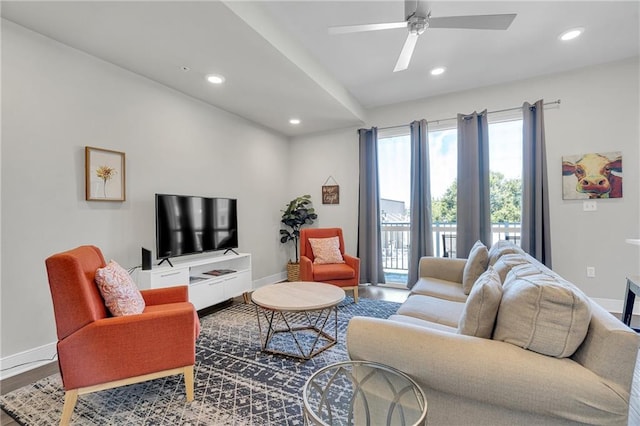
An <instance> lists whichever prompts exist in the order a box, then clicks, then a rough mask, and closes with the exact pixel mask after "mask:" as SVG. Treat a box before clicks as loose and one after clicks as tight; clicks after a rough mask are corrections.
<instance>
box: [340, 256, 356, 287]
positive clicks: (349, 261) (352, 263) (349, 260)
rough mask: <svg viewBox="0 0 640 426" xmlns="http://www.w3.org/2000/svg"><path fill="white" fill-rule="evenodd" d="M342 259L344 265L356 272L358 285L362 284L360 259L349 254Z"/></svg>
mask: <svg viewBox="0 0 640 426" xmlns="http://www.w3.org/2000/svg"><path fill="white" fill-rule="evenodd" d="M342 258H343V259H344V263H346V264H347V265H349V266H350V267H352V268H353V269H354V270H355V271H356V283H357V284H359V283H360V258H358V257H355V256H351V255H348V254H343V255H342Z"/></svg>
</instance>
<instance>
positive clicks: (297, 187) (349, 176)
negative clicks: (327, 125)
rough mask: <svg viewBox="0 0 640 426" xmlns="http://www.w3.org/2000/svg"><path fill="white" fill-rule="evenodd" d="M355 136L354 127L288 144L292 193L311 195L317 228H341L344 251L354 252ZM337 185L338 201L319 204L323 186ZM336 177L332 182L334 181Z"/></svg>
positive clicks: (357, 172) (355, 216)
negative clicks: (338, 191) (338, 189)
mask: <svg viewBox="0 0 640 426" xmlns="http://www.w3.org/2000/svg"><path fill="white" fill-rule="evenodd" d="M358 149H359V148H358V135H357V132H356V130H354V129H350V130H348V131H336V132H331V133H325V134H322V135H315V136H314V135H312V136H307V137H304V138H298V139H297V140H296V142H295V143H293V144H292V145H291V155H292V159H293V161H292V163H293V166H292V169H291V188H292V190H293V194H292V195H293V196H298V195H303V194H310V195H311V199H312V200H313V206H314V208H315V209H316V213H318V220H317V221H316V222H315V223H314V224H313V225H312V226H313V227H318V228H331V227H339V228H343V233H344V239H345V250H346V252H347V253H350V254H353V255H355V254H356V251H357V232H356V231H357V223H358V175H359V168H358ZM330 176H331V177H333V180H329V183H327V185H335V182H337V184H338V186H339V187H340V203H339V204H322V185H323V184H324V183H325V182H326V181H327V179H329V177H330ZM334 180H335V182H334Z"/></svg>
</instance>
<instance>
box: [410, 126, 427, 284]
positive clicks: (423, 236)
mask: <svg viewBox="0 0 640 426" xmlns="http://www.w3.org/2000/svg"><path fill="white" fill-rule="evenodd" d="M430 175H431V173H430V169H429V138H428V133H427V120H420V121H414V122H412V123H411V231H410V239H409V241H410V246H409V247H410V248H409V278H408V281H407V287H409V288H412V287H413V286H414V285H415V284H416V282H417V281H418V265H419V263H420V258H421V257H423V256H433V230H432V226H431V183H430Z"/></svg>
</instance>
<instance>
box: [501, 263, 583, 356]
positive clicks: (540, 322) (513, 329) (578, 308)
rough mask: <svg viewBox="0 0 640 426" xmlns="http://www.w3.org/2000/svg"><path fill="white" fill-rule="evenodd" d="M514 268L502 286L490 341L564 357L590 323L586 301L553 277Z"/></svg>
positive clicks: (579, 293)
mask: <svg viewBox="0 0 640 426" xmlns="http://www.w3.org/2000/svg"><path fill="white" fill-rule="evenodd" d="M524 266H526V265H519V266H516V267H514V268H513V269H512V270H511V272H510V273H509V278H508V279H507V281H506V282H505V284H504V286H503V293H502V301H501V302H500V308H499V310H498V317H497V319H496V326H495V331H494V333H493V338H494V339H495V340H501V341H503V342H507V343H511V344H514V345H517V346H520V347H522V348H525V349H529V350H531V351H534V352H538V353H541V354H544V355H549V356H553V357H557V358H566V357H570V356H571V355H573V353H574V352H575V351H576V349H578V347H579V346H580V345H581V344H582V341H583V340H584V338H585V336H586V335H587V331H588V329H589V323H590V321H591V304H590V302H589V298H588V297H587V296H586V295H585V294H584V293H582V292H581V291H580V290H579V289H578V288H576V287H575V286H574V285H572V284H571V283H569V282H568V281H565V280H564V279H562V278H560V277H556V276H554V275H553V274H545V273H539V274H535V275H527V276H520V275H519V274H520V272H525V273H529V272H531V271H530V270H529V268H523V267H524Z"/></svg>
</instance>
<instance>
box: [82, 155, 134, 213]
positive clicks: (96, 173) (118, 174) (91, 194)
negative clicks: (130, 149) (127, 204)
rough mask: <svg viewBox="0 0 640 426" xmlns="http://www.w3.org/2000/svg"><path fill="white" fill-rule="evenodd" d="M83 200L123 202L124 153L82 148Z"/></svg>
mask: <svg viewBox="0 0 640 426" xmlns="http://www.w3.org/2000/svg"><path fill="white" fill-rule="evenodd" d="M84 162H85V163H84V164H85V199H86V200H87V201H125V169H124V152H118V151H111V150H108V149H100V148H93V147H90V146H86V147H85V148H84Z"/></svg>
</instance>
